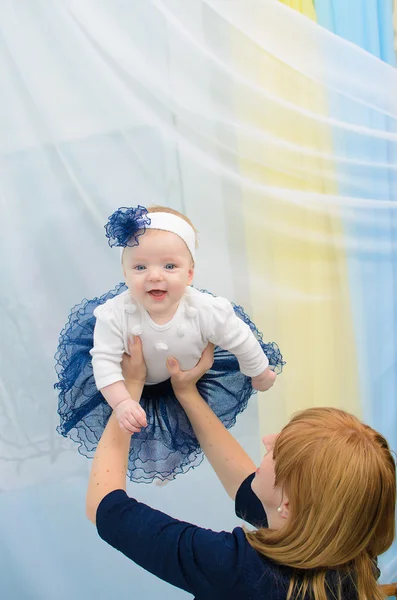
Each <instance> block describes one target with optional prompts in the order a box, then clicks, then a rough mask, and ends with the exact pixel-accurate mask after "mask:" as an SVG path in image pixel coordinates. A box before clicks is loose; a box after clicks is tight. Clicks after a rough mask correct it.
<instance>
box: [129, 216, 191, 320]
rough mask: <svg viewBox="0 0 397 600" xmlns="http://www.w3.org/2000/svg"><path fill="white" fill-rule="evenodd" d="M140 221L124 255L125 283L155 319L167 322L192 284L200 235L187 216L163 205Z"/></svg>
mask: <svg viewBox="0 0 397 600" xmlns="http://www.w3.org/2000/svg"><path fill="white" fill-rule="evenodd" d="M149 220H150V222H149ZM140 222H141V223H142V225H141V226H140V227H139V228H138V229H136V231H135V232H134V233H133V235H132V236H131V240H128V245H126V246H125V248H124V250H123V253H122V266H123V271H124V277H125V282H126V284H127V286H128V288H129V289H130V291H131V294H132V295H133V297H134V298H135V299H136V300H137V301H138V302H139V303H140V304H142V305H143V307H144V308H145V309H146V310H147V311H148V312H149V314H150V315H151V316H152V317H153V319H154V320H156V317H157V318H159V319H161V320H163V321H166V320H168V319H171V318H172V317H173V315H174V314H175V311H176V309H177V308H178V305H179V301H180V300H181V298H182V296H183V295H184V293H185V291H186V286H188V285H190V284H191V283H192V281H193V275H194V259H195V250H196V247H197V232H196V230H195V228H194V226H193V224H192V223H191V221H190V220H189V219H188V218H187V217H185V216H184V215H182V214H181V213H180V212H178V211H176V210H174V209H172V208H167V207H162V206H154V207H151V208H149V209H148V210H147V214H146V211H145V214H144V215H143V218H142V216H141V221H140Z"/></svg>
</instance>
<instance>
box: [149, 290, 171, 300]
mask: <svg viewBox="0 0 397 600" xmlns="http://www.w3.org/2000/svg"><path fill="white" fill-rule="evenodd" d="M148 294H149V296H152V297H153V298H156V299H161V298H164V297H165V295H166V294H167V292H166V291H165V290H150V292H148Z"/></svg>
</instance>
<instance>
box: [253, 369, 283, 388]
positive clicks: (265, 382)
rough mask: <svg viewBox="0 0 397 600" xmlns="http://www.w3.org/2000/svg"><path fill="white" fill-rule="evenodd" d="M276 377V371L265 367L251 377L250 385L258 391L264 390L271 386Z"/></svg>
mask: <svg viewBox="0 0 397 600" xmlns="http://www.w3.org/2000/svg"><path fill="white" fill-rule="evenodd" d="M276 377H277V375H276V373H275V372H274V371H272V370H271V369H269V367H267V369H265V370H264V371H263V373H261V374H260V375H257V376H256V377H253V378H252V386H253V388H254V389H255V390H258V392H266V391H267V390H268V389H270V388H271V387H272V385H273V383H274V382H275V381H276Z"/></svg>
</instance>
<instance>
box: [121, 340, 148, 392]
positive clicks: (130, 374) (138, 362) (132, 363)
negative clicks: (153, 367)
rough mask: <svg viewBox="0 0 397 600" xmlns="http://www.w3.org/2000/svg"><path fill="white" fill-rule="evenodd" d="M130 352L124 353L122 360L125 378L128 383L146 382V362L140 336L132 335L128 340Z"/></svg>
mask: <svg viewBox="0 0 397 600" xmlns="http://www.w3.org/2000/svg"><path fill="white" fill-rule="evenodd" d="M128 351H129V353H130V354H129V355H128V354H124V355H123V359H122V361H121V371H122V373H123V377H124V380H125V384H126V385H128V383H145V382H146V374H147V369H146V364H145V361H144V359H143V353H142V341H141V338H140V337H138V336H131V337H130V338H129V340H128Z"/></svg>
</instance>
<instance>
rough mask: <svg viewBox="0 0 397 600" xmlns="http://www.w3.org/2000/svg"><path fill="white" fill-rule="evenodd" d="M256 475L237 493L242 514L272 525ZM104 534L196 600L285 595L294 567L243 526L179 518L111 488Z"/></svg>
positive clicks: (276, 599)
mask: <svg viewBox="0 0 397 600" xmlns="http://www.w3.org/2000/svg"><path fill="white" fill-rule="evenodd" d="M253 478H254V474H252V475H250V476H249V477H247V479H245V481H243V483H242V484H241V486H240V488H239V490H238V492H237V495H236V514H237V516H238V517H240V518H242V519H244V520H245V521H247V522H248V523H251V524H252V525H254V526H255V527H267V526H268V525H267V519H266V513H265V511H264V509H263V506H262V504H261V502H260V500H259V499H258V497H257V496H256V495H255V493H254V492H253V491H252V489H251V482H252V479H253ZM96 525H97V528H98V533H99V535H100V536H101V538H102V539H103V540H105V541H106V542H107V543H108V544H110V545H111V546H113V547H114V548H116V549H117V550H119V551H120V552H122V553H123V554H125V555H126V556H128V558H130V559H131V560H133V561H134V562H135V563H137V564H138V565H140V566H141V567H143V568H144V569H145V570H146V571H149V572H150V573H153V575H156V576H157V577H160V579H163V580H164V581H167V582H168V583H170V584H171V585H174V586H176V587H178V588H181V589H182V590H186V592H189V593H190V594H192V595H193V596H194V597H195V598H196V600H222V599H225V600H226V599H227V600H259V599H260V600H285V599H286V596H287V591H288V586H289V582H290V577H291V574H292V570H291V569H290V568H288V567H283V566H281V565H277V564H276V563H274V562H272V561H271V560H270V559H268V558H266V557H264V556H262V555H260V554H259V553H258V552H256V550H254V549H253V548H252V547H251V546H250V544H249V543H248V541H247V539H246V537H245V534H244V531H243V529H242V528H241V527H236V528H235V529H234V530H233V531H232V533H229V532H226V531H221V532H216V531H212V530H211V529H203V528H202V527H197V525H193V524H192V523H185V522H183V521H179V520H178V519H173V518H172V517H170V516H169V515H166V514H164V513H162V512H160V511H158V510H155V509H153V508H150V507H149V506H147V505H146V504H142V503H141V502H137V500H134V499H133V498H129V497H128V496H127V494H126V493H125V492H124V491H123V490H115V491H113V492H110V494H108V495H107V496H105V498H103V500H102V501H101V503H100V505H99V507H98V510H97V515H96Z"/></svg>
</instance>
